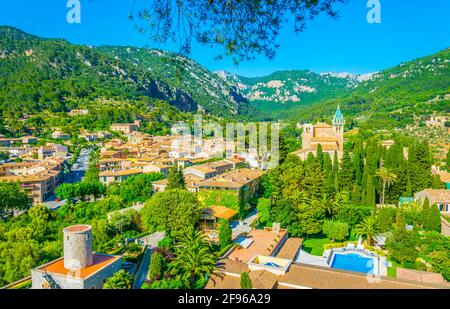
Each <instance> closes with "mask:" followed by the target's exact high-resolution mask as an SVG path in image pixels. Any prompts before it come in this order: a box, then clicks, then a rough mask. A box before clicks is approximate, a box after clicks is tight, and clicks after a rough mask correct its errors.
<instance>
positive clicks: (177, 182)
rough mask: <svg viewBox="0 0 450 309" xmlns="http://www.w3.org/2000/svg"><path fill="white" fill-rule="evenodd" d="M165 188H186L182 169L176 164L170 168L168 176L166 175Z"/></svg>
mask: <svg viewBox="0 0 450 309" xmlns="http://www.w3.org/2000/svg"><path fill="white" fill-rule="evenodd" d="M167 181H168V183H167V187H166V189H168V190H169V189H186V182H185V180H184V175H183V171H182V170H181V169H178V168H177V167H176V164H175V165H174V166H173V167H172V168H170V170H169V176H168V177H167Z"/></svg>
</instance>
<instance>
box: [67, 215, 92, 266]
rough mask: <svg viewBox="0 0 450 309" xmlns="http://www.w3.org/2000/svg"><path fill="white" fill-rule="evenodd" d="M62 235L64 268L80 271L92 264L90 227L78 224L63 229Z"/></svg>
mask: <svg viewBox="0 0 450 309" xmlns="http://www.w3.org/2000/svg"><path fill="white" fill-rule="evenodd" d="M63 234H64V268H66V269H69V270H80V269H82V268H86V267H88V266H90V265H92V263H93V257H92V227H91V226H90V225H85V224H78V225H72V226H68V227H66V228H65V229H63Z"/></svg>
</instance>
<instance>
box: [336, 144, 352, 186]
mask: <svg viewBox="0 0 450 309" xmlns="http://www.w3.org/2000/svg"><path fill="white" fill-rule="evenodd" d="M354 177H355V173H354V170H353V164H352V160H351V158H350V153H349V151H348V150H344V156H343V158H342V168H341V171H340V177H339V183H340V185H341V187H342V189H344V190H346V191H351V190H352V189H353V182H354V179H355V178H354Z"/></svg>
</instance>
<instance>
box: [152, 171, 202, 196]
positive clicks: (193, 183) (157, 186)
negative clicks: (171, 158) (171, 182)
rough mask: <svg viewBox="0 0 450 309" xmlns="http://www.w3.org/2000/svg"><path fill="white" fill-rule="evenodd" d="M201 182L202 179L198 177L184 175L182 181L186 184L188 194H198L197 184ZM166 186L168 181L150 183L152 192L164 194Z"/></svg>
mask: <svg viewBox="0 0 450 309" xmlns="http://www.w3.org/2000/svg"><path fill="white" fill-rule="evenodd" d="M202 180H203V178H201V177H198V176H196V175H194V174H185V175H184V181H185V183H186V189H187V190H188V191H190V192H198V184H199V183H200V182H201V181H202ZM167 184H168V180H167V178H166V179H161V180H157V181H154V182H152V187H153V192H164V190H165V189H166V187H167Z"/></svg>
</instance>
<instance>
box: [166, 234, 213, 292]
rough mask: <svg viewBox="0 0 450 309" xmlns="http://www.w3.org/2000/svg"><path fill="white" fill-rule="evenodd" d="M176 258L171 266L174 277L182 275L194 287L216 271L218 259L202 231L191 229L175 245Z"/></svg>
mask: <svg viewBox="0 0 450 309" xmlns="http://www.w3.org/2000/svg"><path fill="white" fill-rule="evenodd" d="M174 253H175V258H174V259H173V261H172V262H171V263H170V264H169V268H170V270H171V273H172V275H177V274H179V275H181V277H182V278H184V279H186V280H187V281H188V282H189V285H190V286H193V284H194V282H195V281H196V280H198V279H202V278H205V277H207V276H210V275H211V274H212V273H213V272H214V271H215V270H216V268H217V267H216V258H215V256H214V254H213V253H212V251H211V246H210V244H209V243H208V242H207V241H206V240H205V236H204V235H203V233H202V232H201V231H196V230H194V229H191V231H188V232H187V233H185V235H184V236H182V237H181V239H180V240H179V241H178V242H177V244H176V245H175V250H174Z"/></svg>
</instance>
